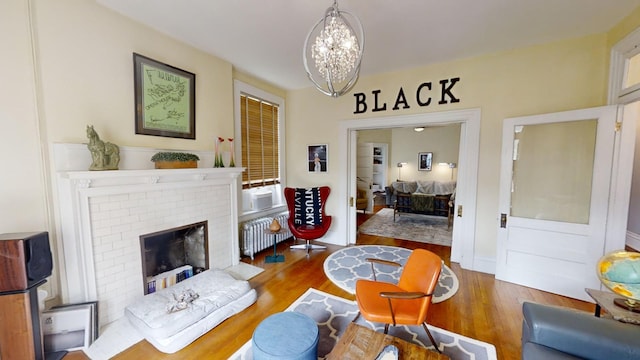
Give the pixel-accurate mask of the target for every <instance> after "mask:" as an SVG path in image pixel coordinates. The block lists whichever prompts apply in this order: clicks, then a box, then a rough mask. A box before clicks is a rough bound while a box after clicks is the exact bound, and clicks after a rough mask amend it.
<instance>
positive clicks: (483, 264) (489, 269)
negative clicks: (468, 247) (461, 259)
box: [473, 256, 496, 275]
mask: <svg viewBox="0 0 640 360" xmlns="http://www.w3.org/2000/svg"><path fill="white" fill-rule="evenodd" d="M473 270H474V271H479V272H483V273H486V274H492V275H495V274H496V259H495V258H488V257H480V256H476V257H474V258H473Z"/></svg>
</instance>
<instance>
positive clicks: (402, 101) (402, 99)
mask: <svg viewBox="0 0 640 360" xmlns="http://www.w3.org/2000/svg"><path fill="white" fill-rule="evenodd" d="M400 104H404V106H403V107H402V108H403V109H409V108H410V106H409V104H408V103H407V98H406V97H405V96H404V90H402V88H400V91H398V96H396V104H395V105H393V110H398V109H400V106H399V105H400Z"/></svg>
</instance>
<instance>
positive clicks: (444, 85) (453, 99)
mask: <svg viewBox="0 0 640 360" xmlns="http://www.w3.org/2000/svg"><path fill="white" fill-rule="evenodd" d="M459 80H460V78H453V79H450V80H447V79H444V80H440V88H441V89H442V96H441V97H440V101H438V104H446V103H447V100H445V99H444V96H445V95H448V96H449V97H450V98H451V103H457V102H460V99H457V98H456V97H455V96H453V94H452V93H451V88H453V85H455V84H456V83H457V82H458V81H459ZM449 81H451V84H450V85H448V86H447V83H448V82H449Z"/></svg>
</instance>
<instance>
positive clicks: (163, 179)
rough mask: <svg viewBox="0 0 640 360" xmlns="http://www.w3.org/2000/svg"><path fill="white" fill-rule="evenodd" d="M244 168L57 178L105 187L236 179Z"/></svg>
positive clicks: (78, 174) (77, 173)
mask: <svg viewBox="0 0 640 360" xmlns="http://www.w3.org/2000/svg"><path fill="white" fill-rule="evenodd" d="M243 169H244V168H235V167H234V168H193V169H152V170H107V171H63V172H60V173H58V174H59V177H60V178H61V179H67V180H69V181H71V182H73V183H75V184H78V186H81V187H86V188H108V187H112V186H131V185H147V184H158V183H162V184H172V183H173V184H176V183H178V184H180V185H185V184H186V183H190V182H199V181H206V180H213V179H218V180H219V179H225V178H231V179H237V178H238V176H239V175H240V174H241V173H242V170H243Z"/></svg>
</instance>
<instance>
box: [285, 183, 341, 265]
mask: <svg viewBox="0 0 640 360" xmlns="http://www.w3.org/2000/svg"><path fill="white" fill-rule="evenodd" d="M330 193H331V189H330V188H329V187H328V186H321V187H318V188H309V189H295V188H290V187H287V188H285V189H284V198H285V200H286V201H287V207H288V208H289V219H288V220H287V224H288V225H289V230H290V231H291V233H292V234H293V236H294V238H295V239H302V240H305V241H306V243H305V244H302V245H293V246H291V249H302V250H307V256H309V251H311V250H322V249H326V246H321V245H312V244H311V243H310V241H311V240H316V239H319V238H321V237H323V236H324V235H325V234H326V233H327V231H328V230H329V227H330V226H331V216H330V215H327V214H326V213H325V212H324V207H325V204H326V203H327V198H328V197H329V194H330ZM296 194H297V195H296ZM301 205H302V206H305V205H310V206H311V208H312V209H313V211H308V209H306V208H305V209H304V210H300V209H301V208H300V206H301ZM312 213H315V214H312ZM309 215H314V216H309Z"/></svg>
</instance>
